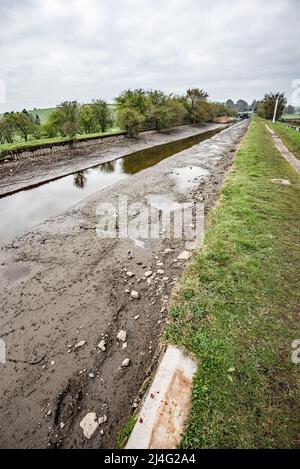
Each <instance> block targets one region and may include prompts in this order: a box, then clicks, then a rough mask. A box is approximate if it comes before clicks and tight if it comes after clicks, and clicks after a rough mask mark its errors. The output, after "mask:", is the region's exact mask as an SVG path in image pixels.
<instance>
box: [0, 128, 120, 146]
mask: <svg viewBox="0 0 300 469" xmlns="http://www.w3.org/2000/svg"><path fill="white" fill-rule="evenodd" d="M123 133H124V131H123V130H121V129H109V130H108V131H107V132H103V133H101V132H98V133H94V134H84V135H77V137H76V141H79V142H80V141H81V140H89V139H93V138H97V137H108V136H112V135H119V134H123ZM68 142H71V140H70V138H69V137H52V138H40V139H36V140H29V141H27V142H18V143H16V142H15V143H3V144H2V145H0V152H1V151H2V150H25V149H31V150H32V149H34V148H39V147H41V146H43V145H51V144H53V143H68Z"/></svg>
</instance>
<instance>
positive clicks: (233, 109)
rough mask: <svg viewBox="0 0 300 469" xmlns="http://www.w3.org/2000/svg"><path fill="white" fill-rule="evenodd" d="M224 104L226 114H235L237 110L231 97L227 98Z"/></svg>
mask: <svg viewBox="0 0 300 469" xmlns="http://www.w3.org/2000/svg"><path fill="white" fill-rule="evenodd" d="M225 106H226V113H227V115H228V116H236V115H237V113H238V111H239V110H238V107H237V106H236V104H234V102H233V101H232V99H227V101H226V104H225Z"/></svg>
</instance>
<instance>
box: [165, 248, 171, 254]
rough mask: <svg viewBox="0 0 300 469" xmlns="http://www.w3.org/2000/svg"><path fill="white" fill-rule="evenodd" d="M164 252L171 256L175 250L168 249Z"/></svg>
mask: <svg viewBox="0 0 300 469" xmlns="http://www.w3.org/2000/svg"><path fill="white" fill-rule="evenodd" d="M164 252H165V254H171V253H172V252H173V249H171V248H167V249H165V251H164Z"/></svg>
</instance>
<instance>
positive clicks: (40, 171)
mask: <svg viewBox="0 0 300 469" xmlns="http://www.w3.org/2000/svg"><path fill="white" fill-rule="evenodd" d="M222 127H224V125H220V124H213V123H211V124H196V125H185V126H180V127H174V128H173V129H171V130H168V131H164V132H155V131H149V132H142V133H141V134H140V135H139V137H138V138H136V139H130V138H124V137H119V140H118V141H117V142H109V141H100V143H99V148H97V146H96V145H94V146H93V147H92V149H89V150H88V149H83V150H79V149H78V150H72V149H71V148H68V147H67V148H66V150H64V151H57V152H55V153H53V154H51V155H44V156H35V157H28V158H26V159H22V160H14V161H8V162H6V163H1V164H0V195H2V194H6V193H9V192H11V191H15V190H19V189H21V188H25V187H27V186H29V185H34V184H39V183H41V182H43V181H48V180H51V179H54V178H57V177H60V176H64V175H67V174H71V173H73V172H76V171H81V170H83V169H85V168H88V167H90V166H93V165H97V164H101V163H106V162H108V161H112V160H115V159H117V158H120V157H122V156H125V155H128V154H129V153H132V152H135V151H138V150H143V149H145V148H150V147H152V146H154V145H161V144H164V143H169V142H173V141H175V140H180V139H182V138H186V137H190V136H193V135H197V134H199V133H203V132H207V131H209V130H214V129H217V128H222Z"/></svg>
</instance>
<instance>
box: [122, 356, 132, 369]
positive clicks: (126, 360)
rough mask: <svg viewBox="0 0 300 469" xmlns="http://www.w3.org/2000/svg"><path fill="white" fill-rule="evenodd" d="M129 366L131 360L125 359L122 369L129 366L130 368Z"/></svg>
mask: <svg viewBox="0 0 300 469" xmlns="http://www.w3.org/2000/svg"><path fill="white" fill-rule="evenodd" d="M129 365H130V360H129V358H125V360H123V362H122V365H121V366H122V368H125V367H127V366H129Z"/></svg>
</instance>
